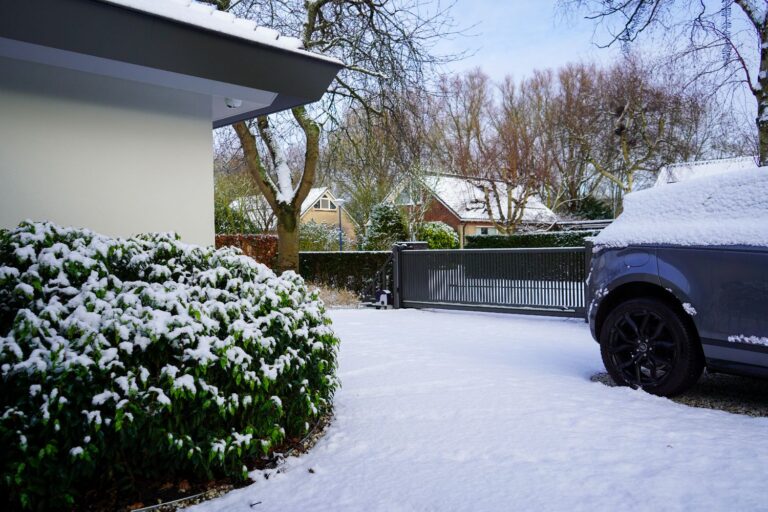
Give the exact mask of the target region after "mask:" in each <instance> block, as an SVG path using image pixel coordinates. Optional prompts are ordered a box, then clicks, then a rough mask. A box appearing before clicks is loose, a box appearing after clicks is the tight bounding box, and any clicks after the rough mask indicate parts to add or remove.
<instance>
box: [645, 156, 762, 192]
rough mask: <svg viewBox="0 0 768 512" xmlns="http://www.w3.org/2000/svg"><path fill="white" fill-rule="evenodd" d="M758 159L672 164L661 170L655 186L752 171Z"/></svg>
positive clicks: (750, 157) (730, 159)
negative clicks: (725, 173)
mask: <svg viewBox="0 0 768 512" xmlns="http://www.w3.org/2000/svg"><path fill="white" fill-rule="evenodd" d="M756 162H757V158H756V157H754V156H740V157H736V158H720V159H717V160H697V161H694V162H683V163H679V164H671V165H668V166H666V167H664V168H662V169H661V172H659V176H658V178H657V179H656V184H655V185H654V186H656V187H659V186H664V185H671V184H673V183H678V182H681V181H687V180H689V179H698V178H703V177H706V176H712V175H713V174H722V173H724V172H731V171H738V170H741V169H752V168H754V167H755V163H756Z"/></svg>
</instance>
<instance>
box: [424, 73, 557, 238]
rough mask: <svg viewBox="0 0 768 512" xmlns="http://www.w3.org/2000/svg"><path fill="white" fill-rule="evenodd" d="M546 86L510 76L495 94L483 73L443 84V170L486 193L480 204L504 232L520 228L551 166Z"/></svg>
mask: <svg viewBox="0 0 768 512" xmlns="http://www.w3.org/2000/svg"><path fill="white" fill-rule="evenodd" d="M545 85H546V84H544V83H543V82H541V81H540V80H539V79H537V78H534V79H531V80H528V81H524V82H522V83H521V85H520V86H519V87H518V86H516V84H515V83H514V82H513V81H512V79H510V78H507V79H506V80H505V81H504V82H503V83H502V85H501V86H499V88H498V91H497V92H496V94H494V90H493V87H492V84H491V82H490V80H489V79H488V77H487V76H486V75H484V74H483V73H482V72H480V71H479V70H475V71H472V72H469V73H466V74H464V75H460V76H455V77H451V78H447V79H445V80H443V82H442V88H441V93H442V96H443V101H442V103H441V109H440V111H441V112H442V118H441V119H440V121H439V123H440V124H439V130H436V134H437V136H438V141H439V142H438V146H439V147H441V148H442V149H443V153H442V154H443V158H442V166H443V168H444V169H446V170H449V172H456V173H459V174H461V175H462V176H463V177H465V178H466V179H467V180H469V181H470V182H471V183H473V184H474V185H475V186H476V187H477V188H478V189H479V190H480V191H481V194H480V197H477V198H475V199H474V201H475V202H476V203H477V204H476V205H475V206H476V207H478V208H480V209H482V210H483V211H485V212H486V214H487V215H488V216H489V220H491V221H492V223H493V224H494V226H495V227H496V229H497V230H498V231H499V232H501V233H505V234H508V233H512V232H514V231H516V230H517V229H519V227H520V225H521V223H522V221H523V219H524V215H525V209H526V205H527V204H528V202H529V201H530V199H531V198H532V197H534V196H535V195H536V194H537V193H538V191H539V190H540V189H541V184H542V181H543V180H545V179H546V178H545V177H546V175H547V174H548V173H549V169H550V167H551V161H550V155H551V151H549V150H548V148H547V147H546V145H547V139H546V138H545V137H544V136H543V133H542V128H543V117H542V116H541V115H540V112H541V111H543V109H544V108H545V104H544V103H545V101H546V100H545V98H546V94H545V91H544V90H543V87H544V86H545Z"/></svg>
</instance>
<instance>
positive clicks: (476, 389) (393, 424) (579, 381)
mask: <svg viewBox="0 0 768 512" xmlns="http://www.w3.org/2000/svg"><path fill="white" fill-rule="evenodd" d="M332 317H333V321H334V328H335V330H336V332H337V333H338V334H339V336H340V337H341V340H342V348H341V353H340V375H341V379H342V385H343V387H342V389H341V390H340V392H339V393H338V395H337V397H336V418H335V420H334V422H333V424H332V426H331V427H330V428H329V430H328V432H327V434H326V435H325V437H324V438H323V439H321V440H320V442H319V443H318V444H317V445H316V446H315V447H314V448H313V449H312V450H311V451H310V452H309V453H308V454H306V455H303V456H301V457H299V458H291V459H289V460H288V461H287V462H286V464H285V466H284V469H283V473H281V474H274V471H271V473H273V474H272V475H271V476H270V478H269V479H268V480H266V479H264V478H263V476H262V475H261V474H260V473H255V474H254V476H255V477H256V483H254V484H253V485H251V486H249V487H247V488H244V489H239V490H237V491H234V492H231V493H229V494H228V495H226V496H224V497H222V498H219V499H217V500H214V501H211V502H208V503H205V504H203V505H201V506H198V507H196V508H195V509H194V510H196V511H202V510H205V511H221V510H228V511H259V510H263V511H302V512H304V511H314V510H328V511H360V512H367V511H400V510H403V511H406V510H434V511H452V510H466V511H490V510H499V511H507V510H525V511H533V510H536V511H542V510H569V511H570V510H590V511H603V510H654V511H659V510H696V509H698V510H729V511H730V510H768V491H767V489H768V419H762V418H759V419H755V418H750V417H747V416H739V415H732V414H728V413H725V412H719V411H711V410H706V409H694V408H689V407H686V406H683V405H679V404H676V403H674V402H671V401H669V400H667V399H663V398H658V397H654V396H650V395H647V394H644V393H642V392H637V391H632V390H630V389H627V388H609V387H606V386H604V385H602V384H599V383H594V382H590V380H589V377H590V375H592V374H593V373H595V372H597V371H599V370H601V369H602V364H601V362H600V357H599V353H598V347H597V345H596V344H595V343H594V342H593V341H592V339H591V338H590V336H589V332H588V328H587V325H586V324H584V323H583V322H582V321H579V320H569V319H553V318H544V317H524V316H517V315H493V314H481V313H461V312H433V311H416V310H398V311H375V310H337V311H333V312H332ZM310 468H311V469H312V470H313V471H314V472H313V473H311V472H309V470H310ZM255 502H260V503H259V504H255V505H253V506H251V504H252V503H255Z"/></svg>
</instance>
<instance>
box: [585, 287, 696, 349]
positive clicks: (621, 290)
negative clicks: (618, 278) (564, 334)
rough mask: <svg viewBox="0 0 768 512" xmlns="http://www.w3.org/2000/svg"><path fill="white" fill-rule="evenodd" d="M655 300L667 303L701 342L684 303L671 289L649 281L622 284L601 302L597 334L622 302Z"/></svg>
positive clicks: (596, 323) (597, 320)
mask: <svg viewBox="0 0 768 512" xmlns="http://www.w3.org/2000/svg"><path fill="white" fill-rule="evenodd" d="M639 298H655V299H659V300H661V301H663V302H665V303H666V304H667V305H668V306H670V307H671V308H672V309H673V310H674V311H675V312H676V313H677V314H678V315H679V317H680V319H681V320H682V321H683V323H684V324H685V326H686V327H687V328H688V331H689V332H690V334H691V335H692V336H694V337H695V338H696V339H697V340H699V331H698V329H697V328H696V324H695V323H694V322H693V319H692V318H691V316H690V315H689V314H687V313H686V312H685V310H684V309H683V303H682V301H681V300H680V299H679V298H678V297H677V296H676V295H675V294H674V293H672V291H670V290H669V289H665V288H664V287H662V286H660V285H658V284H654V283H649V282H647V281H632V282H628V283H624V284H621V285H619V286H617V287H616V288H614V289H613V290H611V291H610V292H609V293H608V295H607V296H606V297H605V298H604V299H603V300H601V301H600V305H599V306H598V310H597V314H596V316H595V333H597V335H599V333H600V331H601V329H602V328H603V322H604V321H605V319H606V317H607V316H608V315H609V314H610V312H611V311H612V310H613V309H614V308H615V307H616V306H618V305H619V304H621V303H622V302H625V301H627V300H630V299H639Z"/></svg>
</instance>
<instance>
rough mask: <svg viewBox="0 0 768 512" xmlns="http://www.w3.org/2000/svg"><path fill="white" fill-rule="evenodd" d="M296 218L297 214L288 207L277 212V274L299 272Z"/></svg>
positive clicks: (297, 224) (297, 225) (297, 223)
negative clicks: (290, 271) (288, 271)
mask: <svg viewBox="0 0 768 512" xmlns="http://www.w3.org/2000/svg"><path fill="white" fill-rule="evenodd" d="M281 206H282V204H281ZM298 218H299V216H298V214H297V212H294V211H293V209H292V208H290V207H288V206H285V207H284V208H280V210H279V211H278V212H277V237H278V238H277V268H276V269H275V270H276V271H277V272H285V271H286V270H293V271H294V272H298V271H299V222H298Z"/></svg>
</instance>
